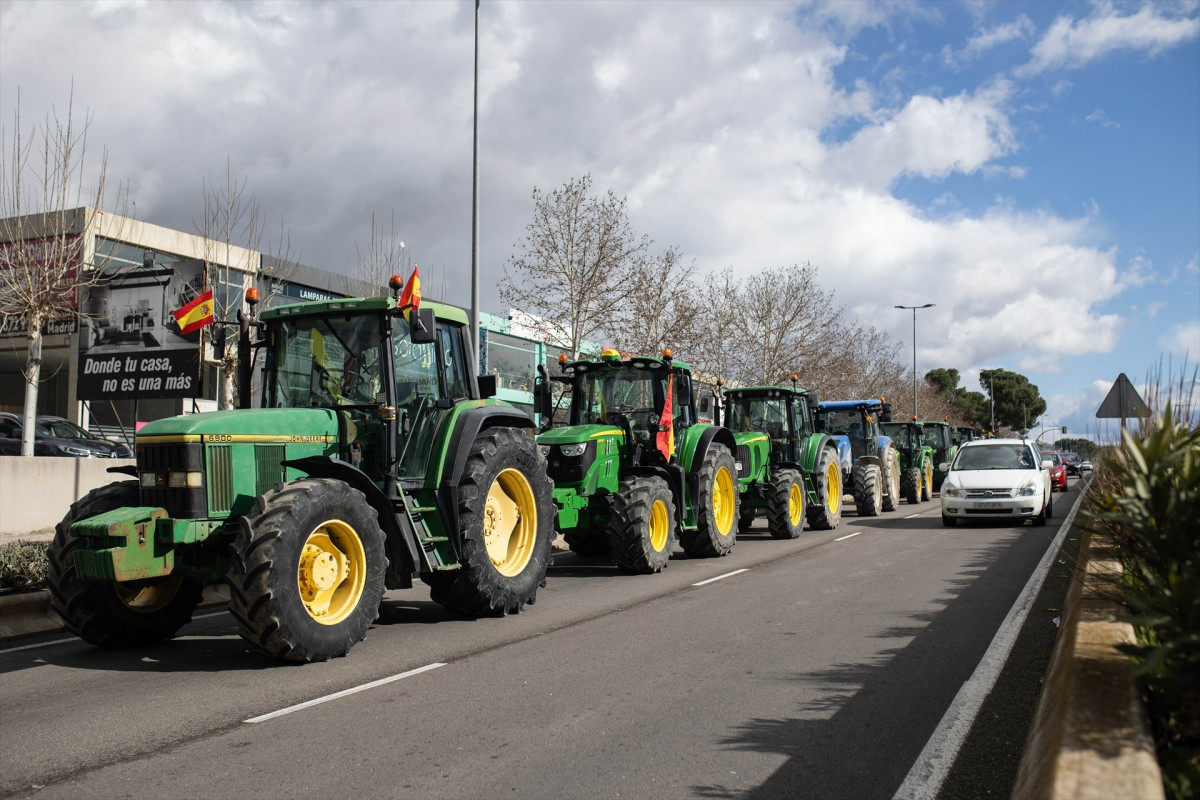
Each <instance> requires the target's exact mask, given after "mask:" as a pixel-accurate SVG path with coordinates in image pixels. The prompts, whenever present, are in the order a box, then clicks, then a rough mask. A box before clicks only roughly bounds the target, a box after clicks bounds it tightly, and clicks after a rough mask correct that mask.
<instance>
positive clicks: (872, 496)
mask: <svg viewBox="0 0 1200 800" xmlns="http://www.w3.org/2000/svg"><path fill="white" fill-rule="evenodd" d="M851 479H852V480H853V481H854V507H855V509H857V511H858V515H859V516H860V517H878V516H879V509H880V507H881V506H882V505H883V481H882V480H881V479H880V475H879V465H878V464H863V463H861V462H859V463H858V464H855V465H854V472H853V474H852V475H851Z"/></svg>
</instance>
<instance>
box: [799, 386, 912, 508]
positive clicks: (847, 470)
mask: <svg viewBox="0 0 1200 800" xmlns="http://www.w3.org/2000/svg"><path fill="white" fill-rule="evenodd" d="M891 419H892V404H891V403H888V402H885V401H884V399H883V398H882V397H879V398H872V399H870V400H827V401H824V402H822V403H821V404H820V405H818V407H817V416H816V426H817V430H818V431H820V432H822V433H825V434H827V435H828V436H829V437H830V438H832V439H833V440H834V442H836V444H837V448H838V460H839V462H840V464H841V469H842V482H843V485H844V486H848V487H851V488H852V489H853V493H854V505H855V508H856V509H857V510H858V515H859V516H860V517H874V516H878V515H879V512H880V511H895V510H896V508H897V507H898V506H899V505H900V456H899V454H898V453H897V451H896V447H895V445H893V444H892V440H891V439H890V438H889V437H888V436H886V435H884V433H883V431H882V429H881V428H880V427H879V424H880V423H881V422H890V421H891Z"/></svg>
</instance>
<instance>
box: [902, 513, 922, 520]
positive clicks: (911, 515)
mask: <svg viewBox="0 0 1200 800" xmlns="http://www.w3.org/2000/svg"><path fill="white" fill-rule="evenodd" d="M919 516H921V515H920V514H909V515H908V516H907V517H905V519H912V518H913V517H919Z"/></svg>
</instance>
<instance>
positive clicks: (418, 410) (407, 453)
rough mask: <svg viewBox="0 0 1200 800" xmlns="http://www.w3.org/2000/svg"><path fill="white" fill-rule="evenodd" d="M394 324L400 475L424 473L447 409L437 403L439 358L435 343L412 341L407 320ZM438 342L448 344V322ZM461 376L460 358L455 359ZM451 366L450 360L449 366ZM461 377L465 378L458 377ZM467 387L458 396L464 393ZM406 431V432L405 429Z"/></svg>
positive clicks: (399, 320) (393, 355)
mask: <svg viewBox="0 0 1200 800" xmlns="http://www.w3.org/2000/svg"><path fill="white" fill-rule="evenodd" d="M392 324H393V328H392V367H393V370H394V372H395V378H396V413H397V418H398V421H399V426H398V428H399V430H398V433H397V435H398V436H399V442H398V447H399V454H400V461H399V464H400V475H401V476H403V477H418V476H422V475H424V474H425V467H426V465H427V464H428V463H429V454H430V451H431V450H432V449H433V436H434V434H435V433H436V432H437V425H438V422H439V421H440V419H441V416H442V414H443V413H445V411H444V409H440V408H438V407H437V401H438V399H439V398H440V397H441V396H442V394H441V388H440V386H439V384H438V358H437V351H436V350H435V349H434V345H433V344H413V342H412V337H411V336H409V327H408V321H407V320H406V319H404V317H396V318H395V319H394V320H393V323H392ZM439 327H440V328H441V330H439V336H438V345H437V346H439V347H446V338H445V335H446V332H447V329H448V326H439ZM455 363H456V364H457V365H458V366H457V367H454V369H455V371H456V372H458V373H459V375H460V376H461V373H462V363H461V359H455ZM450 369H451V366H450V364H449V363H447V370H448V371H449V370H450ZM459 380H460V381H462V378H461V377H460V378H459ZM465 394H466V393H465V391H464V392H463V394H461V395H459V396H465ZM405 431H407V433H406V432H405Z"/></svg>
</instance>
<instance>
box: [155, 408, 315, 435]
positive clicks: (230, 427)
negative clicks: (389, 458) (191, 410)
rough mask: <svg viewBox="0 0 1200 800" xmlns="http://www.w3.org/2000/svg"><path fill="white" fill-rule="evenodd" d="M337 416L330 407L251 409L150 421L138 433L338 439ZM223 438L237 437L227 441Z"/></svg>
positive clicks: (211, 412) (210, 412)
mask: <svg viewBox="0 0 1200 800" xmlns="http://www.w3.org/2000/svg"><path fill="white" fill-rule="evenodd" d="M337 432H338V423H337V416H336V415H335V412H334V411H333V409H329V408H248V409H235V410H232V411H209V412H205V413H203V414H187V415H184V416H181V417H169V418H168V419H159V420H155V421H154V422H147V423H146V424H145V425H143V426H142V428H141V430H139V431H138V432H137V441H138V442H146V441H154V439H156V438H157V437H160V436H161V437H172V438H175V437H181V436H189V437H190V436H204V437H209V436H220V437H222V440H224V441H235V440H241V441H250V437H253V438H254V439H255V440H258V441H263V440H265V439H270V440H273V441H279V442H304V441H311V440H312V438H313V437H318V436H319V437H321V438H322V439H324V438H325V437H329V436H332V437H336V436H337ZM224 437H235V439H225V438H224Z"/></svg>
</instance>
